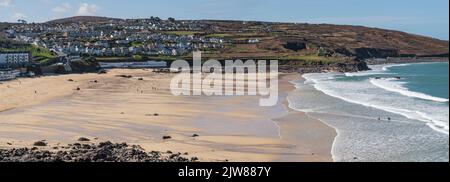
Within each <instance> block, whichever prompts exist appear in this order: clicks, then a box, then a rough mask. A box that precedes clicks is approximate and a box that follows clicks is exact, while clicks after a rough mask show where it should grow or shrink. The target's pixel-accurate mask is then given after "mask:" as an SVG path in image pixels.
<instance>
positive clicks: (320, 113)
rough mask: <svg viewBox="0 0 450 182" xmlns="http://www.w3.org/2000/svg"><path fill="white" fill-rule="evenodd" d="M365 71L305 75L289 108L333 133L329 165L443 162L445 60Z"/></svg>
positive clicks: (445, 145)
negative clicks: (331, 130) (333, 163)
mask: <svg viewBox="0 0 450 182" xmlns="http://www.w3.org/2000/svg"><path fill="white" fill-rule="evenodd" d="M370 68H371V70H370V71H363V72H356V73H312V74H305V75H303V76H302V78H301V79H299V80H295V81H292V83H293V84H294V85H295V86H296V89H295V90H294V91H293V92H291V93H290V94H289V96H288V101H289V106H290V107H291V108H292V109H295V110H299V111H302V112H305V113H307V115H308V116H310V117H312V118H315V119H318V120H321V121H323V122H324V123H325V124H327V125H329V126H331V127H333V128H335V129H336V131H337V136H336V138H335V141H334V144H333V149H332V155H333V160H334V161H337V162H347V161H371V162H448V161H449V64H448V62H443V63H442V62H441V63H412V64H390V65H374V66H370ZM299 122H301V121H299Z"/></svg>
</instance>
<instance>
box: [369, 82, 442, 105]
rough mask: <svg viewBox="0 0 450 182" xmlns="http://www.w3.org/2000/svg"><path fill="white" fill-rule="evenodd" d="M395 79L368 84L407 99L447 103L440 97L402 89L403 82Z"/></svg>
mask: <svg viewBox="0 0 450 182" xmlns="http://www.w3.org/2000/svg"><path fill="white" fill-rule="evenodd" d="M396 80H397V79H395V78H384V79H383V78H382V79H373V78H372V79H370V83H372V84H373V85H375V86H377V87H379V88H382V89H384V90H387V91H390V92H396V93H399V94H401V95H404V96H407V97H414V98H418V99H424V100H430V101H434V102H448V101H449V100H448V99H445V98H440V97H434V96H431V95H427V94H424V93H420V92H414V91H410V90H409V89H408V88H406V87H404V86H403V84H405V83H404V82H399V81H396Z"/></svg>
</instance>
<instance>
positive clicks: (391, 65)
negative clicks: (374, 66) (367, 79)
mask: <svg viewBox="0 0 450 182" xmlns="http://www.w3.org/2000/svg"><path fill="white" fill-rule="evenodd" d="M409 65H411V64H388V65H383V66H382V68H381V70H383V71H389V68H392V67H399V66H409Z"/></svg>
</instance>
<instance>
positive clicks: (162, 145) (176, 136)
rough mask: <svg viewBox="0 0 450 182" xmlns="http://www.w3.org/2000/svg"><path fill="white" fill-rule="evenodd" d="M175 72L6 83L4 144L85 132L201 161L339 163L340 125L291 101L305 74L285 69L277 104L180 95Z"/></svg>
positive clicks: (2, 87) (56, 142) (1, 108)
mask: <svg viewBox="0 0 450 182" xmlns="http://www.w3.org/2000/svg"><path fill="white" fill-rule="evenodd" d="M128 75H129V76H131V77H129V76H128ZM174 75H175V74H169V73H155V72H152V71H151V70H144V69H113V70H109V71H108V73H106V74H93V73H89V74H69V75H58V76H45V77H40V78H21V79H17V80H12V81H7V82H2V84H0V98H1V100H0V148H1V149H9V148H18V147H30V146H32V145H33V143H34V142H36V141H40V140H45V141H46V142H47V143H48V145H47V146H46V147H41V149H49V150H50V149H52V148H53V147H55V146H60V145H66V144H70V143H74V142H77V139H78V138H80V137H86V138H89V139H91V142H103V141H112V142H119V143H120V142H126V143H128V144H132V145H139V146H141V147H142V148H143V149H145V150H146V151H177V152H183V153H184V152H187V153H189V154H190V155H193V156H197V157H198V158H199V160H200V161H245V162H260V161H261V162H270V161H276V162H283V161H290V162H295V161H298V162H329V161H332V156H331V150H332V144H333V141H334V138H335V137H336V132H335V130H334V129H333V128H331V127H329V126H327V125H326V124H324V123H322V122H321V121H319V120H316V119H313V118H310V117H308V116H307V115H306V114H305V113H303V112H300V111H295V110H292V109H290V108H289V107H288V102H287V100H286V97H287V96H288V95H289V93H290V92H291V91H293V90H294V89H295V87H294V86H293V84H292V83H291V82H290V81H292V80H296V79H299V78H300V75H299V74H286V75H280V79H279V95H280V97H279V101H278V104H277V105H275V106H273V107H260V106H259V105H258V103H259V99H260V97H257V96H210V97H209V96H174V95H172V94H171V92H170V89H169V86H170V81H171V78H172V77H173V76H174ZM164 138H165V139H164Z"/></svg>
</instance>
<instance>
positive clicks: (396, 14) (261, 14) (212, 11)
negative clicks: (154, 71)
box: [0, 0, 449, 40]
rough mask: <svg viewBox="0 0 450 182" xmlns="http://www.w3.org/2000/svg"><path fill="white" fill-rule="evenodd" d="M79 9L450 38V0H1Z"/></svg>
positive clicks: (7, 7) (2, 8) (1, 4)
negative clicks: (361, 28)
mask: <svg viewBox="0 0 450 182" xmlns="http://www.w3.org/2000/svg"><path fill="white" fill-rule="evenodd" d="M75 15H99V16H108V17H117V18H145V17H150V16H159V17H161V18H164V19H165V18H167V17H174V18H176V19H231V20H262V21H281V22H307V23H332V24H351V25H363V26H370V27H379V28H387V29H394V30H400V31H405V32H409V33H414V34H420V35H426V36H431V37H435V38H439V39H445V40H448V39H449V1H448V0H429V1H425V0H377V1H373V0H190V1H188V0H0V21H9V22H11V21H17V19H25V20H27V21H29V22H44V21H48V20H51V19H55V18H61V17H68V16H75Z"/></svg>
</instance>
